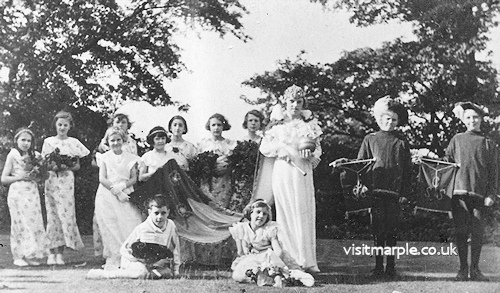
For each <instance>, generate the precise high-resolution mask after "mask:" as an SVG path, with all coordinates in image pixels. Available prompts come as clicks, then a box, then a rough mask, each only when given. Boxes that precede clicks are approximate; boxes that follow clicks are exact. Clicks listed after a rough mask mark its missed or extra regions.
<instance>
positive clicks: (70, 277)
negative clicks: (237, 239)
mask: <svg viewBox="0 0 500 293" xmlns="http://www.w3.org/2000/svg"><path fill="white" fill-rule="evenodd" d="M83 238H84V243H85V245H86V248H85V249H84V250H83V251H78V252H69V253H67V256H66V260H67V262H68V264H67V265H66V266H63V267H55V266H54V267H49V266H40V267H36V268H35V267H29V268H16V267H14V266H13V265H12V255H11V254H10V248H9V236H8V235H6V234H2V235H0V244H1V245H0V291H3V292H16V293H17V292H70V293H73V292H137V293H149V292H196V293H202V292H392V293H396V292H500V283H499V281H500V248H498V247H494V246H490V245H487V246H485V247H484V248H483V254H482V257H481V269H482V271H483V273H484V274H485V275H486V276H488V277H490V279H491V282H489V283H478V282H454V281H453V278H454V276H455V274H456V271H457V269H458V257H457V256H442V255H441V256H423V255H420V256H402V257H401V258H400V259H399V260H397V261H396V266H397V269H398V272H399V274H400V277H399V278H398V279H396V280H391V281H384V280H382V281H373V280H371V279H370V278H369V277H368V275H369V273H370V270H371V268H372V266H373V262H374V261H373V259H372V258H371V257H369V256H354V255H346V253H345V252H344V249H343V247H346V248H349V247H351V246H352V244H355V245H357V246H361V245H362V244H363V243H364V244H367V245H370V244H371V243H370V242H369V241H361V240H355V241H343V240H325V239H320V240H318V250H317V255H318V260H319V267H320V269H321V273H318V274H317V275H316V276H315V278H316V285H315V287H313V288H305V287H289V288H283V289H277V288H272V287H257V286H256V285H253V284H238V283H235V282H234V281H232V280H231V277H230V276H231V273H230V270H229V269H228V268H206V267H205V268H202V267H194V266H184V267H181V277H180V278H178V279H174V280H157V281H153V280H86V279H85V275H86V273H87V272H88V270H89V269H91V268H98V267H99V266H100V264H101V260H99V259H97V258H95V257H94V256H93V250H92V237H91V236H84V237H83ZM405 244H406V243H404V242H403V243H400V244H399V245H401V246H404V245H405ZM409 245H410V246H415V247H417V248H419V249H420V248H422V247H424V246H433V247H436V248H437V249H438V251H439V249H440V247H447V246H448V244H440V243H422V242H418V243H409Z"/></svg>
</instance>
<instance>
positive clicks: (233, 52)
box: [124, 0, 500, 143]
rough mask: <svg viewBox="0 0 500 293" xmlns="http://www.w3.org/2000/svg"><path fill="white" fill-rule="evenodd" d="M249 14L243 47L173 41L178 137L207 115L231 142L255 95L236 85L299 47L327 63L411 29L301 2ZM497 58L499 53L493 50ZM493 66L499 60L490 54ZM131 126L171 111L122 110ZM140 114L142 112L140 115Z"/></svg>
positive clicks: (255, 5) (267, 1)
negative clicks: (183, 122)
mask: <svg viewBox="0 0 500 293" xmlns="http://www.w3.org/2000/svg"><path fill="white" fill-rule="evenodd" d="M241 2H242V3H243V4H244V5H245V7H246V8H247V9H248V11H249V14H248V15H245V16H244V17H243V19H242V22H243V25H244V31H245V33H247V34H248V35H249V36H250V37H251V38H252V39H251V40H249V41H248V42H246V43H244V42H243V41H241V40H239V39H237V38H236V37H234V36H231V35H228V36H226V37H225V38H224V39H221V38H220V37H219V35H218V34H216V33H213V32H196V33H195V32H189V33H187V34H186V35H183V36H179V37H177V38H176V41H177V42H178V44H179V45H180V47H181V48H182V50H183V51H182V53H181V56H182V61H183V62H184V63H185V64H186V66H187V68H188V69H189V71H185V72H183V73H181V74H180V75H179V78H178V79H176V80H174V81H172V82H169V83H167V84H166V86H167V91H168V92H169V93H170V94H171V96H172V97H173V98H174V99H175V100H178V101H181V102H183V103H188V104H190V105H191V109H190V111H189V112H188V114H183V116H185V118H186V119H187V120H188V125H189V133H188V134H187V135H186V136H185V138H186V139H188V140H190V141H191V142H193V143H197V142H198V141H199V140H200V139H201V137H202V136H204V135H206V134H207V131H206V130H205V129H204V125H205V122H206V120H207V119H208V117H209V116H210V115H212V114H213V113H216V112H219V113H221V114H223V115H225V116H226V117H227V118H228V120H229V122H230V124H232V126H233V127H232V129H231V130H230V131H227V132H225V133H224V136H225V137H228V138H231V139H239V138H241V137H243V136H244V134H245V131H244V130H243V128H242V127H241V124H242V122H243V117H244V115H245V113H246V112H247V111H248V110H250V109H253V108H254V107H253V106H251V105H248V104H246V103H245V102H243V100H241V99H240V98H239V97H240V96H241V95H242V94H244V95H247V96H248V97H257V96H259V91H258V90H255V89H251V88H248V87H243V86H242V85H241V83H242V82H243V81H245V80H247V79H249V78H250V77H252V76H254V75H255V74H261V73H263V72H264V71H273V70H275V69H276V68H277V61H278V60H284V59H286V58H290V59H292V60H295V57H296V56H297V55H298V54H299V53H300V51H301V50H304V51H306V54H305V55H304V56H303V58H305V59H306V60H307V61H309V62H311V63H318V62H319V63H331V62H334V61H336V60H337V59H338V58H339V57H340V55H341V53H342V52H343V51H350V50H354V49H356V48H361V47H372V48H377V47H380V46H381V44H382V42H384V41H391V40H394V39H395V38H397V37H403V39H404V40H412V39H413V36H412V33H411V30H412V28H411V26H410V25H408V24H404V25H403V24H400V23H396V22H394V23H391V24H389V25H376V26H370V27H367V28H358V27H355V26H354V25H352V24H350V23H349V21H348V14H346V13H342V12H332V11H328V10H325V9H324V8H323V7H322V6H321V5H319V4H316V3H310V2H309V1H307V0H294V1H290V0H242V1H241ZM499 35H500V30H498V29H496V30H495V31H494V32H493V33H492V36H493V37H495V39H494V40H493V42H492V43H491V44H490V48H500V37H499ZM499 54H500V53H499ZM492 58H493V59H494V62H495V63H496V64H497V66H498V65H499V64H500V58H499V56H498V55H497V54H494V55H493V56H492ZM124 107H125V109H126V108H128V109H126V111H127V112H129V113H130V112H131V111H132V112H133V114H131V115H132V116H134V117H132V118H133V119H135V117H140V118H137V119H136V120H137V122H136V127H135V128H136V129H138V130H142V131H143V132H147V131H148V130H149V128H150V127H152V126H154V125H156V124H160V125H164V126H166V124H167V123H168V119H169V118H170V117H171V116H172V115H173V114H175V110H174V109H173V108H167V109H151V108H150V107H149V106H148V105H144V104H142V106H141V105H125V106H124ZM145 114H147V115H145Z"/></svg>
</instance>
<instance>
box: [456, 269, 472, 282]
mask: <svg viewBox="0 0 500 293" xmlns="http://www.w3.org/2000/svg"><path fill="white" fill-rule="evenodd" d="M468 280H469V270H468V269H460V270H459V271H458V274H457V276H456V277H455V281H459V282H464V281H468Z"/></svg>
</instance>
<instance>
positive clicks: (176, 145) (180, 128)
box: [166, 115, 197, 171]
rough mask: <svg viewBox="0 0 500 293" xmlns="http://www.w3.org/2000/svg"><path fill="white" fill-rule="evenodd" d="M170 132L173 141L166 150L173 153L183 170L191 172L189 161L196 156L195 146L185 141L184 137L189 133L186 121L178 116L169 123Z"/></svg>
mask: <svg viewBox="0 0 500 293" xmlns="http://www.w3.org/2000/svg"><path fill="white" fill-rule="evenodd" d="M168 131H170V133H171V134H172V137H171V139H172V141H171V142H170V143H168V144H167V146H166V150H167V152H169V153H171V154H172V156H173V157H174V159H175V160H176V161H177V164H179V167H181V168H182V169H183V170H185V171H187V170H189V160H190V159H192V158H194V157H195V156H196V153H197V151H196V147H195V146H194V144H192V143H190V142H189V141H187V140H185V139H184V138H183V137H182V136H183V135H184V134H186V133H187V132H188V126H187V122H186V119H184V117H182V116H180V115H176V116H174V117H172V118H171V119H170V121H169V122H168Z"/></svg>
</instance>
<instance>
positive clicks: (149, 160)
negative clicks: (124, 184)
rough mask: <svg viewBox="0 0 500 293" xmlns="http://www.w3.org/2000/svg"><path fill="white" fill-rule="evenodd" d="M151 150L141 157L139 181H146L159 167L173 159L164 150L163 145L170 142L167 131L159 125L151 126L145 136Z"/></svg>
mask: <svg viewBox="0 0 500 293" xmlns="http://www.w3.org/2000/svg"><path fill="white" fill-rule="evenodd" d="M146 141H147V143H148V144H149V145H150V146H151V147H152V150H150V151H148V152H146V153H145V154H144V155H142V157H141V161H142V164H141V166H140V167H139V181H147V180H148V179H149V178H151V176H153V174H154V173H155V172H156V170H158V169H159V168H161V167H162V166H163V165H165V163H167V162H168V160H170V159H173V156H172V154H171V153H169V152H167V151H166V150H165V146H166V145H167V143H169V142H170V138H169V137H168V133H167V131H166V130H165V128H163V127H161V126H155V127H153V128H152V129H151V130H150V131H149V133H148V136H147V138H146Z"/></svg>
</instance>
